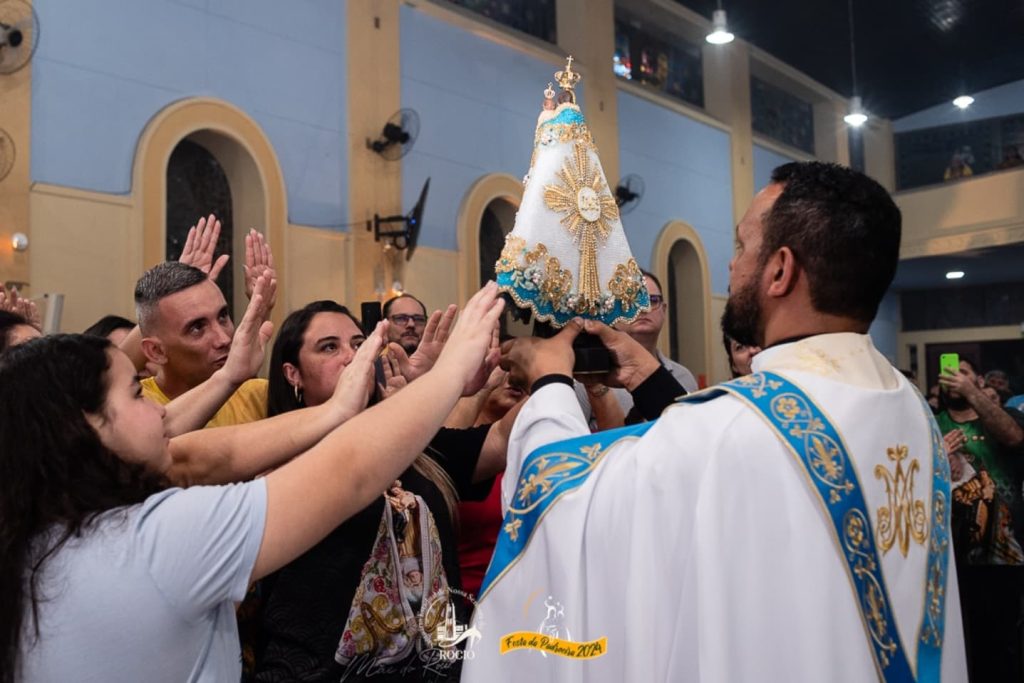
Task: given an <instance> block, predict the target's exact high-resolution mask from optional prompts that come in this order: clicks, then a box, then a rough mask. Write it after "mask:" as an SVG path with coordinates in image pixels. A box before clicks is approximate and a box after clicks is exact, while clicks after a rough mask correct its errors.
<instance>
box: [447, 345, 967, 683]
mask: <svg viewBox="0 0 1024 683" xmlns="http://www.w3.org/2000/svg"><path fill="white" fill-rule="evenodd" d="M754 369H755V371H762V370H764V371H768V370H770V371H773V372H777V373H779V374H781V375H784V376H785V377H786V378H788V379H790V380H791V381H793V382H795V383H797V384H798V385H800V386H801V387H802V388H803V389H804V390H805V391H806V392H807V393H808V394H809V395H810V396H811V397H813V398H814V400H815V401H816V402H817V403H818V404H819V405H820V406H821V407H822V408H823V409H824V410H825V412H826V413H827V414H828V416H829V417H830V419H831V421H832V422H833V424H834V425H836V427H837V428H838V429H839V430H840V432H841V434H842V437H843V439H844V441H845V443H846V445H847V449H848V452H849V455H850V458H851V459H852V461H853V464H854V467H855V469H856V474H857V477H858V479H859V481H860V485H861V488H862V490H863V492H864V496H865V500H866V503H867V509H868V512H869V516H870V523H871V527H872V528H871V531H872V532H873V533H875V535H876V538H879V537H881V536H885V537H887V538H893V539H894V541H895V542H893V543H890V544H888V546H889V549H888V550H887V551H885V552H882V551H881V550H880V554H881V564H882V573H883V574H884V577H885V582H886V584H887V586H888V590H889V594H890V596H891V600H892V603H891V604H892V609H893V614H894V617H895V622H896V626H897V629H898V630H899V632H900V636H901V638H902V641H903V643H904V646H905V647H906V650H907V655H908V658H909V659H910V661H915V660H916V652H917V643H916V635H917V633H918V628H919V626H920V624H921V618H922V614H923V610H924V607H925V606H924V596H925V575H926V572H925V564H926V560H927V548H926V545H925V544H924V543H920V542H918V539H919V538H920V533H918V532H919V527H918V526H915V525H916V524H917V523H916V521H915V520H916V516H915V515H913V514H911V515H910V516H909V517H907V516H906V515H901V516H899V522H900V524H909V526H904V527H900V530H899V531H897V530H896V528H888V529H885V528H883V529H882V530H881V531H879V529H878V525H879V522H880V520H881V519H883V518H887V519H888V520H889V521H888V522H887V523H889V524H891V523H893V522H894V520H896V519H897V515H896V514H895V511H896V508H897V507H898V506H900V505H901V504H904V503H905V504H906V506H907V507H908V509H909V510H910V511H911V512H913V511H914V508H915V507H916V503H917V502H918V501H921V502H923V504H924V505H925V506H926V507H927V508H928V509H927V510H926V511H925V512H926V513H927V514H928V515H930V513H931V510H930V505H931V504H930V498H929V492H930V481H931V476H932V460H931V443H930V427H929V422H928V418H926V415H925V412H924V410H923V408H922V404H921V399H920V397H919V395H918V394H917V392H916V390H915V389H913V388H912V387H911V386H910V385H909V383H908V382H907V381H906V380H905V379H904V378H903V377H902V376H901V375H899V373H897V372H896V371H895V370H894V369H893V368H892V367H891V366H890V365H889V364H888V362H887V361H886V360H885V359H884V357H882V356H881V354H879V353H878V351H877V350H875V349H874V347H873V346H872V345H871V342H870V339H868V338H867V337H866V336H863V335H853V334H843V335H820V336H817V337H812V338H808V339H806V340H803V341H800V342H797V343H793V344H787V345H784V346H780V347H776V348H771V349H768V350H766V351H764V352H763V353H762V354H761V355H759V356H758V357H757V358H755V360H754ZM573 397H574V394H573V393H572V389H571V388H569V387H567V386H564V385H559V384H553V385H548V386H545V387H543V388H542V389H540V390H538V391H537V393H536V394H534V395H533V396H532V397H531V398H530V400H529V401H528V402H527V404H526V406H525V407H524V408H523V410H522V412H521V413H520V415H519V418H518V419H517V421H516V424H515V427H514V429H513V433H512V438H511V443H510V447H509V453H508V468H507V470H506V476H505V479H504V486H503V491H502V493H503V498H504V499H505V500H509V499H510V497H511V495H512V493H513V492H514V491H513V489H514V486H515V482H516V481H517V478H518V474H519V468H520V467H521V464H522V462H523V459H524V458H525V456H526V455H528V454H529V453H531V452H533V451H534V450H535V449H537V448H538V447H540V446H542V445H545V444H548V443H551V442H553V441H558V440H562V439H565V438H569V437H573V436H579V435H581V434H585V433H586V431H587V426H586V423H585V422H584V421H583V418H582V415H581V414H579V410H578V405H577V403H576V402H575V401H574V400H573ZM892 449H896V450H895V451H893V450H892ZM903 449H905V451H904V450H903ZM890 453H892V455H890ZM914 462H916V463H917V464H916V466H914V473H915V474H914V477H913V478H912V481H911V477H909V469H910V468H911V466H912V463H914ZM898 464H899V465H900V466H901V468H902V469H901V470H900V472H899V473H897V465H898ZM880 468H881V469H880ZM805 472H806V471H805V470H803V469H802V468H801V467H799V466H798V465H797V464H796V463H795V462H794V459H793V458H792V456H791V455H790V454H789V453H788V452H787V451H786V450H785V447H784V446H783V445H782V443H781V442H780V441H779V440H778V439H777V438H776V437H775V435H774V434H773V433H772V431H771V429H770V428H769V427H768V426H767V425H766V424H765V423H764V422H762V420H761V418H760V416H759V415H757V414H756V413H754V412H753V411H752V410H750V409H748V408H746V407H745V406H744V405H743V404H742V403H741V402H740V401H739V400H738V399H735V398H733V397H731V396H724V397H721V398H717V399H715V400H712V401H709V402H707V403H703V404H682V405H675V406H672V407H670V408H668V409H667V410H666V411H665V413H664V414H663V415H662V417H661V418H660V419H659V420H658V422H657V423H656V424H655V425H654V426H652V427H651V428H650V430H648V431H647V432H646V433H645V434H644V435H643V436H642V437H641V438H639V439H632V440H623V441H620V442H619V443H617V444H615V445H613V446H612V447H610V448H609V449H608V450H606V451H605V454H604V456H603V457H602V459H601V460H600V462H599V463H598V464H597V465H596V467H595V468H594V470H593V472H592V473H591V474H590V475H589V477H588V478H587V480H586V481H585V483H583V484H582V485H581V486H579V487H578V488H576V489H575V490H573V491H572V492H570V493H568V494H566V495H565V496H564V497H563V498H561V499H560V500H558V501H557V502H555V503H554V504H552V505H551V507H550V508H548V510H547V511H546V514H545V516H544V517H543V519H542V521H541V522H540V523H539V524H538V526H537V527H536V528H535V529H534V531H533V536H532V537H531V539H530V541H529V544H528V545H527V546H526V550H525V551H524V552H523V554H522V555H521V556H520V557H519V559H518V561H517V562H516V563H514V564H512V565H511V566H510V568H509V570H508V571H507V572H506V573H505V574H504V575H503V576H501V577H500V578H499V579H497V580H496V581H495V582H494V583H493V585H492V587H491V588H490V589H489V592H488V593H487V594H485V595H484V596H483V598H482V600H481V601H480V603H479V606H478V608H477V615H478V616H479V617H480V618H481V620H482V622H483V623H486V624H487V629H486V633H484V638H483V640H482V641H481V642H480V643H479V644H478V645H477V647H476V649H475V650H476V656H475V659H474V660H472V661H468V662H466V664H465V667H464V669H463V680H464V681H470V682H476V681H481V682H482V681H488V682H490V681H507V680H529V681H531V683H533V682H536V681H559V682H561V681H570V682H571V681H709V682H715V683H717V682H718V681H815V682H817V681H851V682H854V681H856V682H860V681H871V680H878V674H877V672H876V669H875V665H874V661H873V657H872V654H871V651H870V649H869V647H868V644H867V641H866V638H865V635H864V634H865V630H864V626H863V624H862V621H861V615H860V611H859V609H858V608H857V605H856V602H855V593H854V592H853V590H851V586H850V582H849V580H848V578H847V575H846V571H845V568H844V564H843V560H842V559H841V557H840V556H839V554H838V551H837V545H836V542H835V539H834V538H833V532H832V527H831V525H830V523H829V522H828V521H827V519H826V518H825V517H826V516H825V514H824V513H823V512H822V510H821V508H820V506H819V505H818V503H817V501H816V500H815V494H814V493H813V492H812V491H811V488H810V487H809V486H808V484H807V482H806V479H805V477H806V474H805ZM884 473H888V476H886V474H884ZM897 478H898V479H899V487H898V494H899V495H894V494H895V493H896V492H897V488H894V485H895V483H896V481H897ZM884 511H888V513H886V512H884ZM904 547H905V548H906V554H904ZM538 596H540V599H538ZM546 596H554V598H555V599H557V600H558V601H559V602H560V603H561V604H562V605H564V606H565V608H564V612H565V614H564V617H563V618H562V623H563V624H564V626H565V627H566V628H567V629H568V630H569V631H570V632H571V633H572V634H573V637H574V638H575V639H576V640H581V641H586V640H593V639H596V638H601V637H607V651H606V652H605V654H604V655H602V656H601V657H599V658H596V659H592V660H586V661H579V660H574V659H567V658H562V657H542V656H541V655H540V654H539V653H536V652H529V651H515V652H510V653H508V654H504V655H502V654H500V650H499V639H500V638H501V636H503V635H505V634H506V633H512V632H516V631H523V630H528V629H530V628H532V627H534V626H535V623H536V619H535V616H536V609H537V608H538V607H537V606H538V605H539V604H542V603H543V598H544V597H546ZM945 597H946V615H945V624H946V626H945V643H944V647H943V654H942V679H943V681H965V680H966V676H967V675H966V664H965V658H964V646H963V634H962V628H961V617H960V606H959V600H958V592H957V583H956V571H955V567H954V565H953V562H952V558H950V561H949V568H948V580H947V583H946V586H945Z"/></svg>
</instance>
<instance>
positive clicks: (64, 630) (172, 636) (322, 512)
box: [0, 286, 502, 683]
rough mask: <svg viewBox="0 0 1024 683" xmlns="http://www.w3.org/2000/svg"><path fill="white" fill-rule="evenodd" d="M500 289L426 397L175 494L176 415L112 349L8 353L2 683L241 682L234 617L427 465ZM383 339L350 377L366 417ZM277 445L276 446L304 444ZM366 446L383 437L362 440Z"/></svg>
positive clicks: (493, 316) (54, 343)
mask: <svg viewBox="0 0 1024 683" xmlns="http://www.w3.org/2000/svg"><path fill="white" fill-rule="evenodd" d="M495 292H496V288H495V287H494V286H488V287H485V288H484V289H483V290H481V292H479V293H478V294H477V295H476V296H475V297H474V298H473V299H472V300H471V301H470V303H469V304H468V305H467V306H466V309H465V310H464V311H463V315H462V318H460V320H459V322H458V323H457V324H456V325H455V329H454V330H453V331H452V335H451V338H450V339H449V341H448V345H447V347H446V349H445V350H444V352H443V353H442V354H441V357H440V358H439V359H438V361H437V365H436V366H435V368H434V370H433V371H432V372H429V373H427V374H426V375H424V376H423V377H422V378H421V379H420V381H418V382H416V386H410V387H407V388H406V389H404V390H403V391H402V392H401V393H400V394H399V395H397V396H395V397H394V398H393V399H391V401H389V403H388V404H387V405H380V406H376V407H374V408H371V409H370V410H367V411H364V412H363V413H361V414H359V415H358V416H356V417H353V418H352V419H351V420H348V421H347V422H345V424H343V425H342V426H341V427H339V428H337V429H335V430H334V431H333V432H331V433H330V434H329V435H328V436H327V437H325V438H324V439H323V440H321V441H320V442H319V443H317V444H316V445H315V446H313V447H312V448H310V449H309V450H308V451H306V452H305V453H304V454H303V455H302V456H300V457H298V458H295V459H294V460H292V461H291V462H289V463H288V464H286V465H283V466H281V467H279V468H278V469H276V470H274V471H273V472H271V473H270V474H269V475H267V476H266V477H263V478H261V479H257V480H255V481H252V482H247V483H244V484H236V485H232V486H195V487H192V488H189V489H176V488H167V487H166V484H165V480H164V477H163V473H164V472H166V471H168V469H169V468H170V467H171V466H172V462H173V461H174V459H175V454H174V451H175V449H177V448H180V447H181V445H180V444H181V442H180V441H179V440H178V439H175V440H173V441H172V440H170V439H168V438H167V437H166V431H165V427H164V424H163V417H164V409H163V408H162V407H160V406H157V405H155V404H153V403H151V402H150V401H148V400H146V399H145V398H143V396H142V393H141V389H140V387H139V383H138V378H137V376H136V374H135V369H134V367H133V366H132V364H131V362H130V361H129V360H128V357H127V356H125V355H124V354H123V353H122V352H120V351H118V350H116V349H115V348H114V347H113V346H112V345H111V344H110V342H109V341H108V340H106V339H102V338H98V337H87V336H82V335H57V336H53V337H47V338H43V339H39V340H35V341H31V342H28V343H26V344H24V345H22V346H19V347H17V348H14V349H10V350H9V351H8V352H7V353H6V354H5V355H4V356H3V358H2V359H0V683H13V681H22V680H24V681H58V680H78V681H85V680H88V681H104V682H105V683H106V682H110V681H138V680H145V681H147V682H148V681H169V682H170V681H174V682H177V681H183V680H204V681H205V680H209V681H231V680H238V678H239V676H240V673H241V669H240V665H239V656H238V637H237V630H236V626H235V616H234V606H233V603H234V602H236V601H238V600H240V599H241V598H242V596H243V595H244V594H245V590H246V586H247V585H248V584H249V582H250V581H252V580H255V579H259V578H260V577H262V576H265V575H267V574H269V573H270V572H273V571H275V570H276V569H278V568H280V567H281V566H283V565H285V564H287V563H288V562H290V561H291V560H292V559H294V558H295V557H297V556H299V555H301V554H302V553H303V552H305V551H306V550H308V549H309V548H310V547H312V546H313V545H314V544H316V543H317V542H318V541H319V540H320V539H322V538H323V537H324V536H325V535H326V534H327V533H329V532H330V531H331V530H332V529H334V528H335V527H336V526H337V525H338V524H339V523H341V522H342V521H343V520H344V519H346V518H348V517H349V516H351V515H352V514H354V513H355V512H357V511H358V510H361V509H362V508H364V507H365V506H366V505H367V503H369V502H370V501H371V500H372V499H373V498H375V497H377V496H378V495H379V491H380V490H382V489H383V488H385V487H386V486H387V485H388V484H389V483H390V482H391V481H393V480H394V477H395V476H396V475H398V474H399V473H400V472H402V471H403V470H404V469H405V468H406V467H408V465H409V463H411V462H412V460H413V459H414V458H415V457H416V456H417V455H418V454H419V453H420V452H421V451H422V449H423V447H424V446H425V445H426V443H427V441H428V440H429V438H430V437H431V436H432V435H433V434H434V433H435V432H436V431H437V428H438V427H439V426H440V424H441V423H442V421H443V420H444V418H445V416H447V414H448V412H449V411H450V410H451V407H452V406H453V405H454V404H455V401H456V400H457V399H458V397H459V395H460V394H461V393H462V390H463V388H464V385H466V384H467V383H468V382H469V381H470V380H471V379H472V378H474V377H475V375H476V374H477V373H478V372H479V366H480V364H481V361H482V360H483V358H484V356H485V354H486V352H487V349H488V346H489V342H490V337H491V329H492V328H493V326H494V324H495V323H496V320H497V317H498V315H499V314H500V311H501V308H502V304H501V302H500V300H496V297H495ZM255 296H259V295H258V294H257V295H255ZM255 296H254V298H255ZM385 325H386V324H382V325H381V326H379V327H378V329H377V330H375V331H374V333H373V334H372V335H371V336H370V338H369V339H368V340H367V343H366V345H365V349H363V350H362V351H361V352H360V353H359V354H356V355H355V356H354V358H353V360H352V362H351V363H350V365H349V370H350V372H347V373H345V375H344V376H343V378H342V381H343V382H347V388H348V389H349V391H348V392H347V393H348V394H349V395H350V401H351V403H352V405H353V406H355V408H353V412H355V411H356V410H358V408H359V407H360V406H361V405H362V404H365V398H366V394H367V391H368V389H369V387H370V386H371V385H372V381H373V380H372V378H373V370H372V368H373V359H374V357H375V355H376V352H377V351H378V350H379V348H380V347H381V346H382V334H384V333H385V332H386V330H385V329H384V326H385ZM289 417H290V416H281V418H284V419H287V418H289ZM300 417H301V416H300ZM399 418H401V419H399ZM267 422H269V423H270V425H271V427H273V426H274V425H275V423H273V422H272V421H267ZM296 422H298V424H296ZM301 422H302V420H299V421H294V420H292V421H291V422H289V425H290V426H292V427H296V429H297V430H298V431H301ZM276 424H277V425H278V426H280V425H281V424H283V423H281V422H280V421H279V422H278V423H276ZM257 425H261V423H256V424H255V425H243V426H239V427H228V428H224V429H223V430H204V432H203V433H202V435H201V436H200V437H198V438H201V439H203V440H204V441H207V442H210V441H213V442H216V441H217V440H218V439H220V438H222V437H223V435H228V436H231V435H239V434H244V433H245V431H246V430H249V429H255V428H256V427H257ZM263 426H264V427H265V425H263ZM276 431H277V432H278V433H277V434H276V435H275V434H274V430H270V431H264V432H263V438H264V439H267V440H273V439H279V440H280V441H281V442H282V443H285V444H286V443H290V442H291V441H292V439H293V435H292V434H291V430H290V429H289V430H285V429H281V428H278V429H277V430H276ZM365 433H374V434H377V435H378V436H377V438H375V439H374V440H373V442H372V443H365V442H361V441H360V440H359V439H358V436H359V435H361V434H365ZM218 435H220V436H218ZM180 438H182V437H179V439H180ZM193 438H195V437H193ZM126 615H128V616H126Z"/></svg>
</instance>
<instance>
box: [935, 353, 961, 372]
mask: <svg viewBox="0 0 1024 683" xmlns="http://www.w3.org/2000/svg"><path fill="white" fill-rule="evenodd" d="M939 374H940V375H958V374H960V354H959V353H944V354H942V355H941V356H939Z"/></svg>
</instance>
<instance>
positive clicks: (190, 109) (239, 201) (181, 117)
mask: <svg viewBox="0 0 1024 683" xmlns="http://www.w3.org/2000/svg"><path fill="white" fill-rule="evenodd" d="M185 138H188V139H190V140H192V141H194V142H196V143H198V144H200V145H202V146H203V147H205V148H206V149H207V150H209V151H210V153H211V154H213V155H214V157H216V159H217V161H218V162H219V163H220V165H221V166H222V167H223V169H224V171H225V173H226V174H227V177H228V182H229V183H230V185H231V197H232V210H233V213H234V223H235V225H236V226H237V227H238V229H236V230H235V235H234V244H233V252H234V254H235V257H234V258H232V259H231V260H232V267H233V268H234V269H235V281H236V282H239V283H241V282H243V280H242V279H241V278H242V262H243V259H242V258H241V255H242V254H244V253H245V241H244V240H245V232H246V229H247V228H248V227H250V226H252V227H256V228H257V229H262V230H263V231H265V232H264V234H265V235H266V236H267V238H268V240H269V242H270V248H271V249H272V250H273V252H274V254H275V259H274V266H275V268H276V269H277V276H278V282H279V283H285V282H287V280H286V277H285V275H286V273H285V272H284V271H285V264H286V263H287V254H286V253H285V249H286V240H285V225H286V224H287V220H288V209H287V195H286V194H285V185H284V176H283V174H282V173H281V166H280V164H279V163H278V160H277V155H276V154H275V153H274V149H273V147H272V146H271V144H270V140H269V139H268V138H267V136H266V134H265V133H264V132H263V130H262V129H261V128H260V126H259V124H258V123H256V122H255V121H254V120H253V119H252V118H250V117H249V116H248V115H247V114H246V113H245V112H243V111H242V110H241V109H239V108H238V107H235V106H234V105H232V104H229V103H228V102H225V101H223V100H218V99H213V98H207V97H196V98H189V99H184V100H179V101H177V102H174V103H172V104H170V105H168V106H166V107H164V108H163V109H162V110H160V112H159V113H157V115H156V116H154V117H153V118H152V119H151V120H150V122H149V123H148V124H147V125H146V128H145V130H143V132H142V136H141V137H140V138H139V143H138V147H137V148H136V153H135V164H134V168H133V176H132V188H133V189H132V194H133V196H134V197H135V200H136V205H137V207H138V210H139V215H140V216H141V220H142V245H141V247H142V248H141V254H142V263H141V266H142V268H143V269H145V268H150V267H152V266H154V265H156V264H157V263H160V262H161V261H163V260H165V254H164V249H165V244H166V235H167V225H166V217H167V164H168V161H169V160H170V158H171V152H172V151H173V150H174V148H175V147H176V146H177V145H178V143H179V142H181V141H182V140H184V139H185ZM243 289H244V288H243V287H236V290H237V292H238V293H239V294H236V297H237V296H243V297H244V294H242V290H243ZM235 304H236V311H239V310H244V308H243V309H239V308H238V304H239V301H238V299H237V298H236V301H235ZM283 309H284V307H283V306H278V307H277V309H276V310H275V314H274V318H275V321H277V322H280V318H281V317H282V316H283Z"/></svg>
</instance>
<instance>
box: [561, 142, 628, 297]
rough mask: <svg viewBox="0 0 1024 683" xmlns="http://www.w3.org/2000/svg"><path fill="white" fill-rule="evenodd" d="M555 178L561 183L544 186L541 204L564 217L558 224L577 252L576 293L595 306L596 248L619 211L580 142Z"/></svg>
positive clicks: (597, 290)
mask: <svg viewBox="0 0 1024 683" xmlns="http://www.w3.org/2000/svg"><path fill="white" fill-rule="evenodd" d="M558 178H559V180H561V183H559V184H558V185H545V186H544V204H546V205H547V207H548V208H549V209H551V210H552V211H554V212H556V213H561V214H564V215H563V216H562V219H561V220H560V221H559V222H560V223H561V224H562V225H564V226H565V227H566V229H567V230H568V231H569V234H571V235H572V238H573V241H574V242H575V243H576V244H577V245H578V246H579V250H580V272H579V282H578V287H577V291H578V292H579V295H580V297H581V298H582V299H584V300H585V301H586V302H588V303H591V302H596V301H597V300H598V299H599V298H600V296H601V284H600V280H599V279H598V276H597V247H598V244H599V242H603V241H604V239H605V238H607V237H608V233H609V232H611V225H609V221H614V220H616V219H617V218H618V217H619V207H618V206H617V205H616V204H615V199H614V198H612V196H611V193H609V192H608V187H607V186H606V185H605V183H604V180H602V178H601V174H600V173H599V172H598V168H597V166H596V164H592V163H591V161H590V154H589V150H588V149H587V146H586V144H584V143H582V142H576V143H575V144H574V145H573V153H572V155H571V156H570V157H569V158H568V159H566V161H565V163H564V164H563V165H562V169H561V170H560V171H559V172H558Z"/></svg>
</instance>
